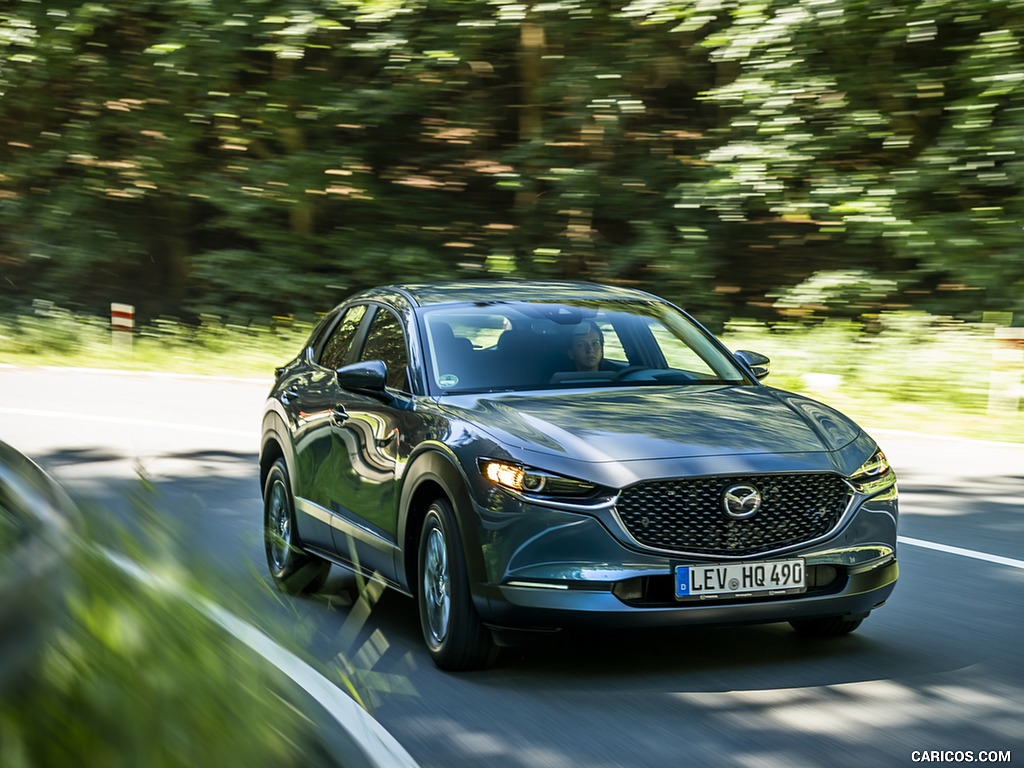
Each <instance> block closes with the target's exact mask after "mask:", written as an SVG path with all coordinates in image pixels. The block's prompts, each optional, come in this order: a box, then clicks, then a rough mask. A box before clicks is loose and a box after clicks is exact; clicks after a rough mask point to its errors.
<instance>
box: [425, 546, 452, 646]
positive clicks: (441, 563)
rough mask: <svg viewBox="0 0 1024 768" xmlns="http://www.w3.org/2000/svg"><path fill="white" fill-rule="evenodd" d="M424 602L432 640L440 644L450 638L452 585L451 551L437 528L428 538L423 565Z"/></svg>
mask: <svg viewBox="0 0 1024 768" xmlns="http://www.w3.org/2000/svg"><path fill="white" fill-rule="evenodd" d="M423 600H424V603H425V608H426V614H427V623H428V624H429V629H430V634H431V638H432V639H433V641H434V642H435V643H437V644H440V643H441V642H443V641H444V639H445V638H446V637H447V636H448V622H449V619H450V616H451V586H450V584H449V572H448V550H447V547H446V545H445V540H444V534H443V533H442V532H441V531H440V530H439V529H437V528H435V529H433V530H432V531H431V532H430V534H429V535H428V538H427V546H426V552H425V554H424V563H423Z"/></svg>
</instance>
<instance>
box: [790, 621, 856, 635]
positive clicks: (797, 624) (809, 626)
mask: <svg viewBox="0 0 1024 768" xmlns="http://www.w3.org/2000/svg"><path fill="white" fill-rule="evenodd" d="M862 621H864V619H863V618H859V619H848V618H843V617H842V616H825V617H823V618H818V619H795V620H793V621H791V622H789V625H790V626H791V627H793V629H795V630H796V631H797V633H799V634H801V635H804V636H805V637H841V636H843V635H848V634H850V633H851V632H853V630H855V629H856V628H857V627H859V626H860V623H861V622H862Z"/></svg>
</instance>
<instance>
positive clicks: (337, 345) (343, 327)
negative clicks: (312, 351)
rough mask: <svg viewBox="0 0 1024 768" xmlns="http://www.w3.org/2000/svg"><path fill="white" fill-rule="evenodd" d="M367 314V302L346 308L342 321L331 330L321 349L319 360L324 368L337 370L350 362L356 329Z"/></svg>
mask: <svg viewBox="0 0 1024 768" xmlns="http://www.w3.org/2000/svg"><path fill="white" fill-rule="evenodd" d="M365 314H366V305H365V304H356V305H355V306H354V307H349V308H348V309H346V310H345V314H344V315H342V318H341V321H340V322H339V323H338V324H337V325H336V326H335V327H334V330H333V331H331V335H330V336H329V337H328V338H327V343H325V344H324V348H323V349H322V350H320V360H319V361H318V362H319V363H320V365H322V366H323V367H324V368H330V369H331V370H337V369H338V368H341V367H342V366H343V365H345V363H346V362H348V353H349V350H351V349H352V339H354V338H355V335H356V331H357V330H359V323H360V322H361V321H362V319H363V315H365Z"/></svg>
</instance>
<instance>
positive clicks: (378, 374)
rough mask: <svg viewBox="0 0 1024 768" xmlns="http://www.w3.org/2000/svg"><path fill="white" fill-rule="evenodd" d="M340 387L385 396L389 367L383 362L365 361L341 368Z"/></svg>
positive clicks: (339, 375)
mask: <svg viewBox="0 0 1024 768" xmlns="http://www.w3.org/2000/svg"><path fill="white" fill-rule="evenodd" d="M336 375H337V377H338V386H340V387H341V388H342V389H348V390H351V391H353V392H364V393H366V394H370V395H383V394H384V387H385V386H387V381H388V367H387V365H385V364H384V361H383V360H363V361H361V362H358V363H352V365H346V366H343V367H341V368H339V369H338V370H337V372H336Z"/></svg>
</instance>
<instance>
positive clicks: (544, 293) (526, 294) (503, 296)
mask: <svg viewBox="0 0 1024 768" xmlns="http://www.w3.org/2000/svg"><path fill="white" fill-rule="evenodd" d="M378 290H380V291H383V292H400V293H403V294H405V295H406V296H408V297H409V298H410V299H412V301H413V302H414V303H415V304H418V305H420V306H424V305H428V304H449V303H458V302H466V301H564V300H576V301H579V300H587V299H632V300H637V299H639V300H650V299H652V298H655V297H653V296H652V295H651V294H649V293H645V292H644V291H639V290H635V289H633V288H622V287H618V286H613V285H602V284H600V283H585V282H573V281H568V280H453V281H446V282H435V283H400V284H396V285H390V286H385V287H382V288H380V289H373V290H372V291H371V293H374V292H376V291H378Z"/></svg>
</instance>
